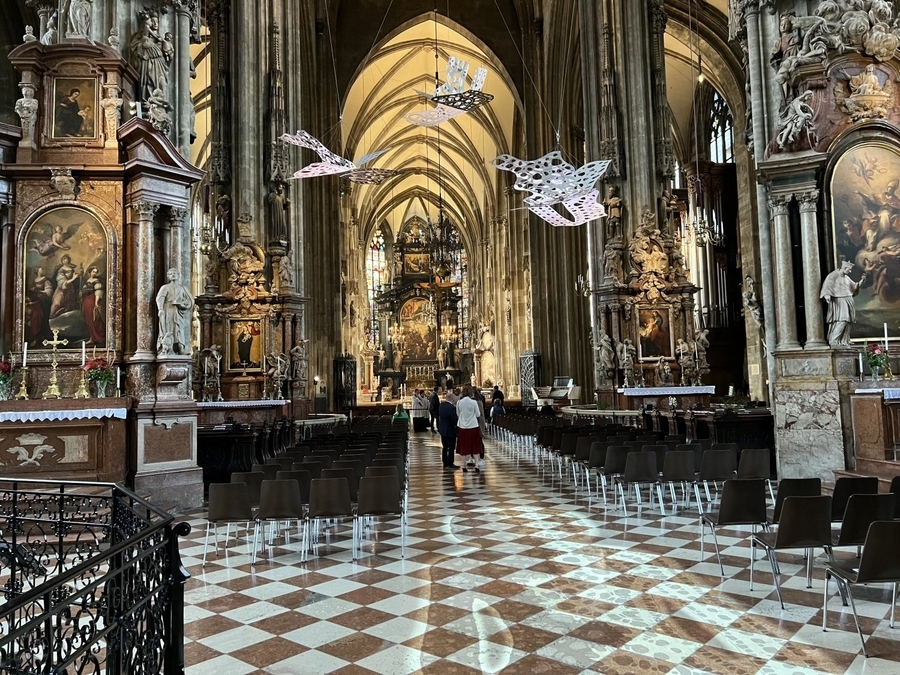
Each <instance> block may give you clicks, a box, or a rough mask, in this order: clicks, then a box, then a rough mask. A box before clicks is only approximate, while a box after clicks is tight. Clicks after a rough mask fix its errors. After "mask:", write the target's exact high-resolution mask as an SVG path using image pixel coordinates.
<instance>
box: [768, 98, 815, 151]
mask: <svg viewBox="0 0 900 675" xmlns="http://www.w3.org/2000/svg"><path fill="white" fill-rule="evenodd" d="M812 97H813V92H812V91H811V90H810V89H807V90H806V91H804V92H803V93H802V94H800V95H799V96H797V97H796V98H794V100H793V101H791V102H790V103H789V104H788V106H787V108H785V110H784V113H783V114H782V116H781V119H780V120H779V122H778V136H777V139H776V140H777V143H778V147H779V148H781V149H782V150H784V149H785V148H786V147H788V146H789V145H792V144H793V143H794V142H795V141H796V140H797V137H798V136H799V135H800V134H801V133H802V132H804V131H805V132H806V140H807V142H808V143H809V147H811V148H812V147H813V146H815V144H816V142H817V139H816V130H815V127H814V126H813V123H812V118H813V115H814V114H815V111H813V109H812V107H811V106H810V105H809V102H810V101H811V100H812Z"/></svg>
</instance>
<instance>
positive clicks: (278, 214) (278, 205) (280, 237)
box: [266, 183, 291, 241]
mask: <svg viewBox="0 0 900 675" xmlns="http://www.w3.org/2000/svg"><path fill="white" fill-rule="evenodd" d="M266 200H267V201H268V204H269V226H270V227H271V229H270V230H269V238H270V239H271V240H272V241H287V210H288V208H290V206H291V200H290V199H288V197H287V195H285V194H284V185H282V184H281V183H276V184H275V185H274V186H273V187H272V189H271V191H270V192H269V195H268V197H266Z"/></svg>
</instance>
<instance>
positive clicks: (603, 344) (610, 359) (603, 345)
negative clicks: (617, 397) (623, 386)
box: [594, 330, 616, 385]
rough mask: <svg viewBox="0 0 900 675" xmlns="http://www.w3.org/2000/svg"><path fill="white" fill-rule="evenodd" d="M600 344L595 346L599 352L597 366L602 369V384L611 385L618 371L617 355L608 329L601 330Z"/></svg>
mask: <svg viewBox="0 0 900 675" xmlns="http://www.w3.org/2000/svg"><path fill="white" fill-rule="evenodd" d="M598 342H599V344H598V345H597V346H596V347H594V349H595V351H596V352H597V356H596V360H597V368H598V370H599V371H600V380H601V384H606V385H609V384H611V382H612V375H613V374H614V373H615V372H616V355H615V353H614V352H613V346H612V340H611V339H610V337H609V335H607V334H606V331H602V330H601V331H600V339H599V340H598Z"/></svg>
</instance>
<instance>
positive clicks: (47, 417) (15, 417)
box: [0, 408, 128, 422]
mask: <svg viewBox="0 0 900 675" xmlns="http://www.w3.org/2000/svg"><path fill="white" fill-rule="evenodd" d="M127 413H128V410H127V409H126V408H93V409H91V410H35V411H29V412H0V422H62V421H65V420H99V419H103V418H105V417H112V418H114V419H119V420H124V419H125V417H126V415H127Z"/></svg>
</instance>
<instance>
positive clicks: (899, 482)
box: [891, 476, 900, 520]
mask: <svg viewBox="0 0 900 675" xmlns="http://www.w3.org/2000/svg"><path fill="white" fill-rule="evenodd" d="M891 494H893V495H894V520H900V476H894V477H893V479H891Z"/></svg>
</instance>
